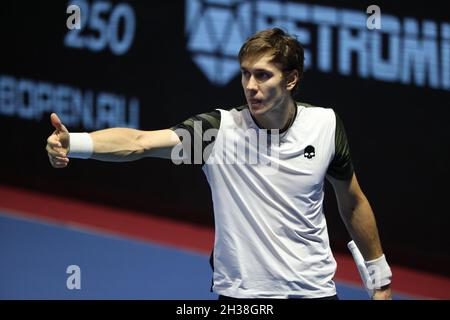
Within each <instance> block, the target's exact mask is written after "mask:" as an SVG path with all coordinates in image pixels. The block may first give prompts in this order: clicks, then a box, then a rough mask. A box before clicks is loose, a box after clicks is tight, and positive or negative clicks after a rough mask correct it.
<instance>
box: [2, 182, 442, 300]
mask: <svg viewBox="0 0 450 320" xmlns="http://www.w3.org/2000/svg"><path fill="white" fill-rule="evenodd" d="M1 209H4V210H5V211H7V213H12V214H17V215H19V216H25V217H31V218H38V219H43V220H47V221H52V222H57V223H59V224H63V225H67V226H74V225H76V226H78V227H82V228H86V229H95V230H97V231H100V232H104V233H109V234H117V235H123V236H127V237H130V238H134V239H138V240H145V241H150V242H152V243H159V244H163V245H169V246H174V247H177V248H183V249H187V250H190V251H194V252H199V253H206V254H209V253H210V251H211V249H212V246H213V242H214V231H213V229H212V228H207V227H202V226H197V225H194V224H189V223H185V222H178V221H174V220H169V219H164V218H160V217H156V216H151V215H149V214H148V213H145V214H144V213H139V212H136V211H131V210H124V209H115V208H112V207H108V206H103V205H98V204H91V203H85V202H81V201H75V200H72V199H68V198H61V197H56V196H49V195H47V194H43V193H38V192H34V191H33V192H31V191H26V190H22V189H17V188H12V187H7V186H1V185H0V210H1ZM335 258H336V260H337V262H338V269H337V272H336V279H337V280H340V281H344V282H348V283H352V284H355V285H360V284H361V280H360V278H359V274H358V272H357V270H356V266H355V264H354V262H353V259H352V257H351V255H350V254H348V255H345V254H337V253H336V254H335ZM391 268H392V271H393V274H394V279H393V289H394V291H395V292H397V293H403V294H408V295H412V296H416V297H423V298H431V299H447V300H448V299H450V278H446V277H442V276H437V275H433V274H428V273H422V272H417V271H413V270H409V269H407V268H404V267H400V266H391Z"/></svg>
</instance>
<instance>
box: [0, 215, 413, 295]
mask: <svg viewBox="0 0 450 320" xmlns="http://www.w3.org/2000/svg"><path fill="white" fill-rule="evenodd" d="M208 260H209V257H208V255H205V254H199V253H194V252H189V251H186V250H181V249H177V248H173V247H169V246H162V245H157V244H153V243H151V242H144V241H136V240H131V239H129V238H125V237H124V238H122V237H118V236H111V235H108V234H107V233H103V232H96V231H92V230H89V229H86V228H83V229H82V228H80V227H77V226H67V225H63V224H58V223H49V222H46V221H43V220H35V219H30V218H22V217H18V216H16V215H12V214H9V213H7V212H2V213H0V283H1V286H0V299H19V300H20V299H57V300H67V299H102V300H103V299H107V300H109V299H135V300H143V299H145V300H163V299H164V300H211V299H212V300H215V299H217V295H216V294H214V293H211V292H210V291H209V289H210V285H211V276H212V271H211V269H210V266H209V261H208ZM73 265H75V266H78V267H79V270H80V272H79V278H77V279H78V281H79V282H77V283H78V284H79V285H80V289H76V288H75V289H68V282H69V287H70V283H72V284H73V283H74V282H73V279H74V278H73V277H72V276H73V271H72V272H69V273H67V268H68V267H69V266H73ZM68 279H69V281H68ZM71 280H72V281H71ZM337 287H338V295H339V297H340V299H367V298H368V297H367V294H366V293H365V291H364V290H363V289H362V288H359V287H356V286H350V285H346V284H342V283H337ZM395 298H396V299H403V298H406V297H405V296H396V297H395Z"/></svg>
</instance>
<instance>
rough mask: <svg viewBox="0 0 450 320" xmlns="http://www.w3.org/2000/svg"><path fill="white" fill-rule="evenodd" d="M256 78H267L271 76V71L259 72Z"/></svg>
mask: <svg viewBox="0 0 450 320" xmlns="http://www.w3.org/2000/svg"><path fill="white" fill-rule="evenodd" d="M255 78H256V79H258V80H267V79H269V78H270V73H268V72H257V73H256V74H255Z"/></svg>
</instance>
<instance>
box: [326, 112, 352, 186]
mask: <svg viewBox="0 0 450 320" xmlns="http://www.w3.org/2000/svg"><path fill="white" fill-rule="evenodd" d="M334 114H335V116H336V132H335V154H334V158H333V160H332V161H331V163H330V165H329V166H328V171H327V174H329V175H330V176H332V177H333V178H335V179H338V180H349V179H351V177H352V176H353V172H354V168H353V163H352V159H351V156H350V146H349V144H348V140H347V135H346V133H345V128H344V124H343V123H342V121H341V119H340V118H339V116H338V115H337V113H336V112H335V113H334Z"/></svg>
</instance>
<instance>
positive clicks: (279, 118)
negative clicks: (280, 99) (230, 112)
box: [252, 98, 297, 132]
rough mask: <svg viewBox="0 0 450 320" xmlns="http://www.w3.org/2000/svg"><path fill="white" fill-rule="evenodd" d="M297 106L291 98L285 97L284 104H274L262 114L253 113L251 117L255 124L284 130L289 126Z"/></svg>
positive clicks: (264, 127) (265, 127) (270, 128)
mask: <svg viewBox="0 0 450 320" xmlns="http://www.w3.org/2000/svg"><path fill="white" fill-rule="evenodd" d="M296 110H297V106H296V103H295V101H294V100H293V99H292V98H289V99H287V101H286V102H285V103H284V104H280V105H279V106H275V107H274V108H273V109H272V110H269V111H268V112H266V113H264V114H262V115H255V116H253V115H252V117H253V119H254V120H255V122H256V124H257V125H258V126H259V127H260V128H263V129H269V130H274V129H278V130H280V132H284V131H286V130H287V129H289V127H290V126H291V124H292V122H293V121H294V117H295V115H296Z"/></svg>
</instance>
